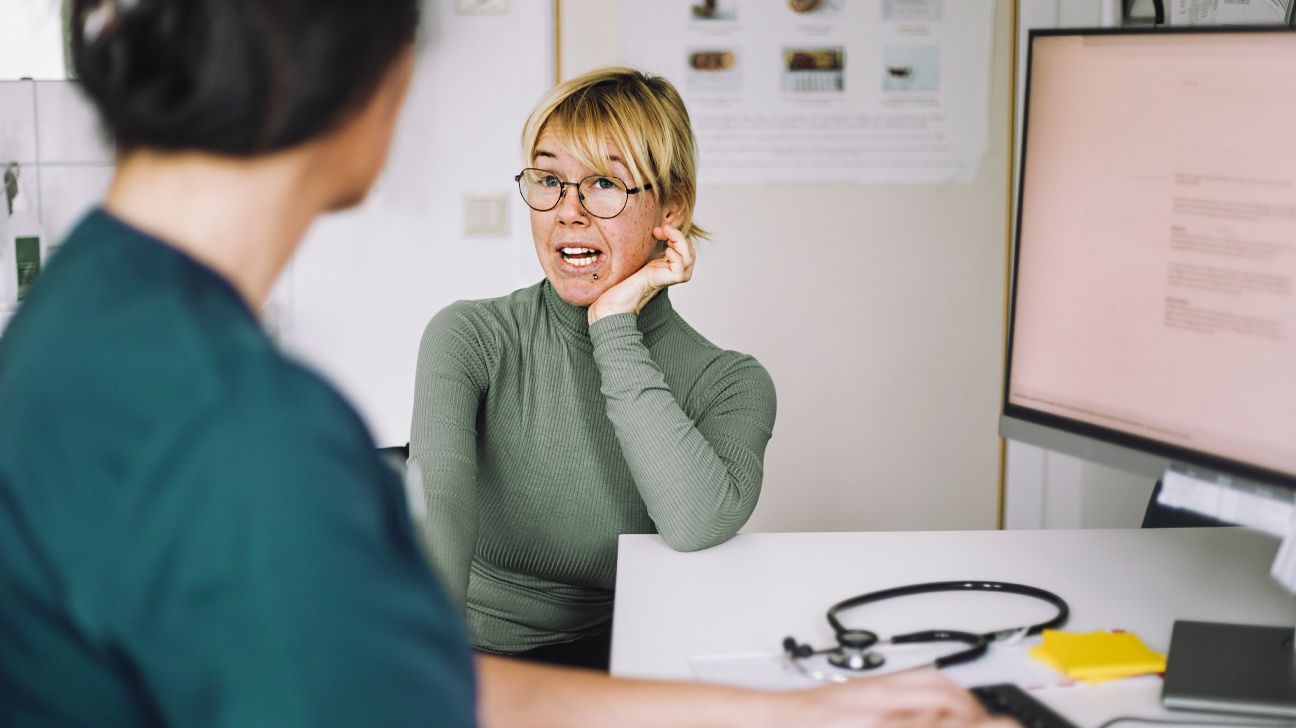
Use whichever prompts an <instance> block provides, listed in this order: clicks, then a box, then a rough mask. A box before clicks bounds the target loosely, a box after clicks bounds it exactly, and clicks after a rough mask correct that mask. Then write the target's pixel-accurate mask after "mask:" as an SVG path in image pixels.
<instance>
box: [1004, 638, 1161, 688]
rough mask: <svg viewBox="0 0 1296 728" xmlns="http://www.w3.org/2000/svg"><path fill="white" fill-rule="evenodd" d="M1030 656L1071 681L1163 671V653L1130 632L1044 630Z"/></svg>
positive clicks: (1095, 679) (1099, 679) (1093, 680)
mask: <svg viewBox="0 0 1296 728" xmlns="http://www.w3.org/2000/svg"><path fill="white" fill-rule="evenodd" d="M1030 655H1031V657H1034V658H1035V659H1037V660H1039V661H1040V662H1043V663H1044V664H1046V665H1048V666H1049V667H1052V668H1053V669H1055V670H1057V671H1059V672H1061V673H1063V674H1064V675H1066V676H1067V677H1069V678H1072V679H1074V680H1083V681H1085V682H1104V681H1107V680H1116V679H1118V678H1124V677H1133V676H1135V675H1146V674H1149V673H1160V672H1165V660H1166V658H1165V655H1163V654H1161V653H1159V652H1156V651H1154V650H1152V649H1151V648H1150V647H1148V646H1147V645H1146V644H1144V643H1143V640H1141V639H1139V637H1138V635H1136V634H1133V633H1132V632H1061V631H1058V630H1045V631H1044V634H1043V639H1042V640H1041V642H1040V644H1038V645H1036V646H1035V647H1034V648H1032V649H1031V651H1030Z"/></svg>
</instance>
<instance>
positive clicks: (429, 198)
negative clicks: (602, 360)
mask: <svg viewBox="0 0 1296 728" xmlns="http://www.w3.org/2000/svg"><path fill="white" fill-rule="evenodd" d="M455 4H456V3H454V2H453V0H428V1H427V2H426V4H425V7H426V10H425V16H424V27H423V35H424V39H423V44H422V50H421V53H420V56H419V61H418V68H417V71H416V74H415V78H414V82H413V87H412V88H411V91H410V96H409V99H408V100H407V102H406V107H405V111H404V115H403V117H402V120H401V124H400V128H399V130H398V133H397V138H396V141H395V143H394V145H393V148H392V151H391V156H390V158H389V160H388V164H387V169H386V171H385V172H384V173H383V177H382V179H381V180H380V181H379V183H378V185H377V187H376V188H375V190H374V192H373V194H372V195H371V197H370V199H369V201H368V202H367V203H366V204H365V205H364V207H362V208H361V209H359V210H356V211H354V212H348V213H344V214H341V215H333V216H330V217H327V218H324V219H322V220H321V221H320V222H318V223H317V224H316V225H315V227H314V228H313V229H312V230H311V232H310V233H309V234H308V236H307V239H306V241H305V242H304V243H303V246H302V248H301V249H300V251H299V252H298V254H297V257H296V258H295V259H294V261H293V263H292V265H291V267H290V269H289V270H288V271H287V272H286V274H285V275H284V277H283V279H282V280H281V281H280V285H279V288H278V290H277V291H276V293H275V295H274V296H273V298H272V302H271V305H270V310H269V311H268V319H269V321H268V324H269V326H270V327H271V328H272V329H273V330H275V331H276V332H277V335H278V336H279V338H280V339H281V340H282V341H283V342H284V344H285V345H286V346H287V348H288V349H289V350H291V351H293V352H296V353H298V354H299V355H301V356H302V357H303V358H305V359H306V360H307V361H309V362H311V363H313V364H315V365H316V366H317V367H319V368H320V369H321V370H323V371H324V372H325V373H326V374H327V375H329V376H330V377H331V378H332V379H333V380H334V381H335V382H336V383H337V384H338V386H339V387H340V388H341V389H342V390H343V391H344V392H345V393H346V394H347V395H348V396H350V397H351V399H352V400H353V401H354V402H355V403H356V404H357V405H358V407H359V409H360V411H361V413H362V414H363V415H364V416H365V418H366V420H367V421H368V423H369V426H370V428H371V429H372V430H373V433H374V436H375V439H376V440H377V441H378V444H379V445H381V446H391V445H403V444H405V443H406V442H407V441H408V440H409V428H410V416H411V410H412V407H413V402H414V370H415V364H416V360H417V357H418V345H419V338H420V336H421V335H422V333H423V327H424V325H425V324H426V323H427V321H428V319H430V318H431V317H432V315H433V314H434V313H436V312H437V311H439V310H440V309H441V308H443V307H445V306H446V305H447V304H449V303H451V302H453V301H455V300H458V299H463V298H486V297H491V296H500V295H504V294H506V293H508V292H509V291H511V290H513V289H515V288H519V287H522V286H524V285H529V284H531V283H534V282H536V281H538V280H540V278H541V277H542V275H543V273H542V272H541V270H540V266H539V264H538V263H537V262H536V260H535V252H534V249H533V247H532V242H531V233H530V229H529V228H528V226H527V216H526V215H525V214H524V211H525V204H524V203H523V202H522V199H521V198H520V197H519V195H518V193H517V187H516V185H515V183H514V182H513V175H515V174H517V172H518V170H519V169H521V168H522V163H521V162H522V155H521V151H520V141H519V139H520V136H521V130H522V123H523V122H524V121H525V120H526V116H527V114H528V113H529V112H530V110H531V107H532V106H533V105H534V104H535V102H536V100H538V99H539V97H540V95H541V94H543V93H544V92H545V91H546V90H547V89H548V88H549V87H550V86H551V85H552V84H553V79H554V68H553V66H554V50H553V9H552V5H551V3H550V2H548V1H547V0H545V1H541V0H515V2H512V3H511V4H510V9H509V12H508V13H506V14H504V15H460V14H458V13H457V12H456V10H455V7H454V6H455ZM469 194H472V195H476V194H485V195H489V196H495V197H498V198H499V199H501V200H502V201H503V204H504V205H505V210H506V211H507V213H508V216H509V220H508V228H509V229H508V233H507V234H505V235H500V236H490V237H469V236H467V235H465V234H464V222H465V220H464V197H465V195H469Z"/></svg>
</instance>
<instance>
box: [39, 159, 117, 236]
mask: <svg viewBox="0 0 1296 728" xmlns="http://www.w3.org/2000/svg"><path fill="white" fill-rule="evenodd" d="M40 172H41V174H40V202H41V206H40V207H39V208H37V209H39V210H40V213H41V224H42V225H44V226H45V235H46V236H48V238H49V239H50V240H51V241H55V242H57V241H60V240H62V239H63V238H64V237H66V236H67V234H68V232H70V231H71V230H72V226H73V225H75V224H76V223H77V221H79V220H80V219H81V217H82V216H83V215H85V213H86V211H87V210H89V209H90V208H91V207H93V206H95V205H97V204H99V202H100V201H101V200H102V199H103V197H104V194H105V193H106V192H107V191H108V183H109V182H110V181H112V173H113V167H112V165H110V164H90V165H77V166H71V165H53V164H49V165H42V166H41V170H40Z"/></svg>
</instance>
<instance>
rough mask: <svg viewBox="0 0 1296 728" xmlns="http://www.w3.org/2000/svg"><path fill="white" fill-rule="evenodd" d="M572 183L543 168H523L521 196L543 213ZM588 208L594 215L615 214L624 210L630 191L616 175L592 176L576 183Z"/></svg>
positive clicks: (519, 182) (583, 202)
mask: <svg viewBox="0 0 1296 728" xmlns="http://www.w3.org/2000/svg"><path fill="white" fill-rule="evenodd" d="M570 184H573V183H570V182H563V181H562V180H561V179H559V178H558V175H556V174H554V173H553V172H546V171H544V170H543V169H524V170H522V174H521V176H519V178H518V189H519V190H520V191H521V192H522V199H524V200H526V203H527V205H529V206H531V208H532V209H534V210H538V211H540V212H544V211H546V210H552V209H554V208H555V207H557V206H558V202H559V200H561V199H562V194H563V190H565V189H567V185H570ZM574 186H575V187H576V189H577V191H578V192H579V193H580V194H579V199H580V203H581V205H582V206H583V207H584V208H585V211H586V212H588V213H589V214H591V215H593V216H595V217H602V218H608V217H616V216H617V215H619V214H620V213H621V211H622V210H624V209H625V206H626V200H627V199H628V198H629V192H628V191H627V190H626V185H625V183H624V182H622V181H621V180H619V179H617V178H616V177H604V176H601V175H590V176H589V177H586V178H585V179H583V180H581V181H580V182H579V183H575V185H574Z"/></svg>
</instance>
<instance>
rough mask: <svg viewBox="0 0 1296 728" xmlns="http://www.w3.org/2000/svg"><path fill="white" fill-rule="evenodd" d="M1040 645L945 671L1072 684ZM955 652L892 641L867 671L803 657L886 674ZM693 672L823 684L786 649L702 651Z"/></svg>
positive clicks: (988, 680)
mask: <svg viewBox="0 0 1296 728" xmlns="http://www.w3.org/2000/svg"><path fill="white" fill-rule="evenodd" d="M1037 644H1039V638H1032V639H1029V640H1022V641H1021V642H1018V643H1014V644H999V645H992V646H991V647H990V649H989V650H987V651H986V654H985V655H983V656H982V657H980V658H978V659H976V660H973V661H972V662H969V663H965V664H962V665H955V666H953V667H947V668H945V669H944V670H943V672H944V674H945V675H946V676H947V677H949V678H950V679H951V680H953V681H954V682H956V683H958V684H960V685H964V686H967V687H971V686H974V685H991V684H994V683H1004V682H1011V683H1016V684H1018V685H1020V686H1022V687H1024V688H1027V689H1032V688H1041V687H1052V686H1059V685H1071V684H1072V681H1071V680H1069V679H1067V678H1066V676H1064V675H1062V674H1061V673H1058V672H1057V671H1055V670H1052V669H1050V668H1048V667H1046V666H1045V665H1042V664H1040V663H1039V662H1038V661H1036V660H1034V659H1032V658H1031V657H1030V656H1029V655H1028V654H1027V653H1028V651H1029V650H1030V648H1031V647H1033V646H1035V645H1037ZM949 652H950V646H949V645H948V644H941V645H905V646H899V647H897V646H889V647H887V648H886V649H885V651H883V654H885V655H886V658H887V664H885V665H883V666H882V667H880V668H878V669H876V670H870V671H869V672H867V673H858V672H849V671H846V670H839V669H837V668H834V667H832V666H831V665H829V664H828V661H827V659H826V658H824V657H823V656H815V657H812V658H809V659H807V660H805V661H803V664H804V665H805V668H806V670H807V671H809V672H812V673H815V672H819V673H831V674H836V675H842V676H845V677H862V676H866V675H885V674H887V673H889V672H896V671H897V670H903V669H905V668H908V667H913V666H915V665H922V664H926V663H929V662H931V660H932V659H933V658H935V657H938V656H940V655H943V654H948V653H949ZM689 666H690V667H691V668H692V670H693V675H694V676H695V677H697V679H698V680H700V681H702V682H711V683H720V684H724V685H734V686H737V687H745V688H754V689H759V690H801V689H804V688H809V687H816V686H819V685H822V684H823V682H822V681H819V680H816V679H814V678H812V677H810V676H809V675H807V674H805V672H803V671H801V670H798V669H797V668H796V667H794V666H792V665H791V664H790V663H789V662H788V661H787V659H786V658H785V657H784V656H783V653H781V652H767V653H750V652H749V653H740V654H729V655H698V656H695V657H693V658H692V659H690V660H689Z"/></svg>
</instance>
